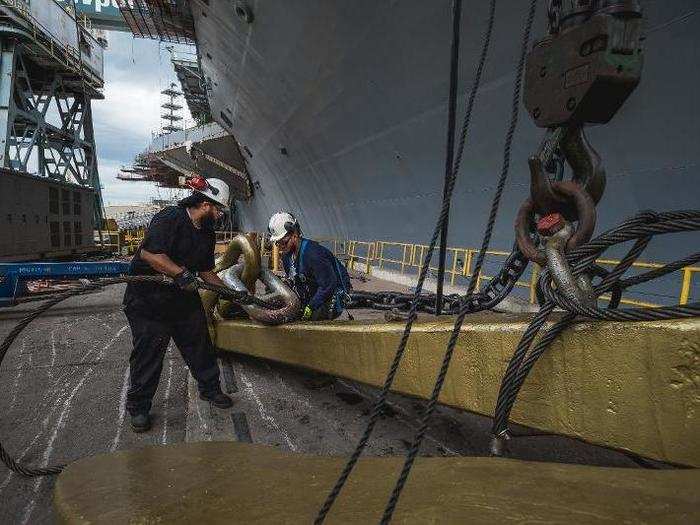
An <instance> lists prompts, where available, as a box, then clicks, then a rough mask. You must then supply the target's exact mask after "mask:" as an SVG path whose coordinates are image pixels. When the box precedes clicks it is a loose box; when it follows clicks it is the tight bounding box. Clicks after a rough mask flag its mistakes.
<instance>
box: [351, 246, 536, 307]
mask: <svg viewBox="0 0 700 525" xmlns="http://www.w3.org/2000/svg"><path fill="white" fill-rule="evenodd" d="M528 262H529V261H528V260H527V258H526V257H525V256H524V255H523V254H522V252H521V251H520V250H519V249H518V248H516V249H515V250H513V251H512V252H511V253H510V255H508V257H507V258H506V260H505V262H504V263H503V266H502V267H501V269H500V271H499V272H498V274H497V275H496V276H494V277H493V278H492V279H491V280H490V281H489V283H488V284H487V285H486V287H485V288H484V289H483V290H482V291H480V292H477V293H475V294H473V295H472V296H471V298H470V299H469V306H468V309H467V311H468V312H469V313H474V312H480V311H482V310H489V309H491V308H493V307H494V306H496V305H498V303H500V302H501V301H502V300H503V299H505V298H506V297H507V296H508V294H509V293H510V291H511V290H512V289H513V287H514V286H515V284H516V283H517V282H518V280H519V279H520V277H521V276H522V275H523V273H524V272H525V269H526V268H527V264H528ZM413 299H414V296H413V294H409V293H402V292H391V291H380V292H364V291H355V292H351V293H350V302H349V303H348V305H347V308H371V309H373V310H398V311H400V312H408V311H410V309H411V303H412V301H413ZM464 300H465V298H464V297H462V296H460V295H459V294H450V295H446V296H444V298H443V301H444V306H443V308H442V311H443V313H444V314H445V315H457V314H458V313H459V311H460V308H461V306H462V302H463V301H464ZM416 309H417V311H419V312H424V313H429V314H435V294H422V295H421V296H420V297H419V298H418V299H417V308H416Z"/></svg>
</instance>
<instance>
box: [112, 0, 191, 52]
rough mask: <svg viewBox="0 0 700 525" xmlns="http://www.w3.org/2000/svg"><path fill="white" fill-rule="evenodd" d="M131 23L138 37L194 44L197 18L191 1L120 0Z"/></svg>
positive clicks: (130, 26) (127, 19)
mask: <svg viewBox="0 0 700 525" xmlns="http://www.w3.org/2000/svg"><path fill="white" fill-rule="evenodd" d="M118 5H119V9H120V10H121V12H122V15H123V16H124V20H125V21H126V24H127V26H129V29H130V30H131V32H132V33H133V34H134V36H135V37H138V38H150V39H154V40H161V41H163V42H173V43H176V44H194V43H195V33H194V21H193V19H192V13H191V11H190V6H189V2H188V1H187V0H118Z"/></svg>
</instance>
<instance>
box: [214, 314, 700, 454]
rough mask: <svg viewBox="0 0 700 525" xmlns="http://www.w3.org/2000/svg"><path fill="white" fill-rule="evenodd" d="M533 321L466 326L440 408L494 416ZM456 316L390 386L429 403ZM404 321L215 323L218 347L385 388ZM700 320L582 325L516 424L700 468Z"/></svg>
mask: <svg viewBox="0 0 700 525" xmlns="http://www.w3.org/2000/svg"><path fill="white" fill-rule="evenodd" d="M527 319H528V318H527V317H523V316H515V315H507V314H502V315H500V314H484V315H478V314H477V315H474V316H471V317H469V320H468V321H469V322H468V323H466V324H465V326H464V327H463V328H462V331H461V334H460V336H459V339H458V343H457V348H456V351H455V354H454V357H453V360H452V366H451V368H450V371H449V373H448V375H447V378H446V382H445V386H444V388H443V391H442V394H441V396H440V402H442V403H444V404H446V405H451V406H454V407H458V408H462V409H466V410H469V411H473V412H477V413H480V414H485V415H489V416H491V415H493V409H494V406H495V403H496V397H497V394H498V388H499V386H500V383H501V378H502V377H503V373H504V370H505V368H506V365H507V363H508V360H509V359H510V357H511V355H512V354H513V350H514V349H515V346H516V344H517V342H518V340H519V339H520V336H521V335H522V333H523V331H524V329H525V327H526V324H527ZM452 323H453V320H452V319H451V318H443V319H440V320H436V321H430V322H425V321H423V322H418V323H416V325H415V326H414V328H413V333H412V335H411V338H410V340H409V343H408V347H407V349H406V354H405V356H404V362H403V364H402V366H401V369H400V371H399V373H398V375H397V377H396V380H395V382H394V388H393V389H394V390H395V391H397V392H401V393H404V394H409V395H413V396H419V397H427V396H428V395H429V392H430V390H431V389H432V386H433V382H434V380H435V376H436V374H437V371H438V369H439V366H440V362H441V360H442V355H443V351H444V348H445V345H446V343H447V340H448V338H449V335H450V332H451V327H452ZM402 332H403V324H401V323H385V322H366V321H334V322H324V323H293V324H288V325H283V326H278V327H265V326H261V325H258V324H256V323H253V322H250V321H220V322H218V323H216V338H215V342H216V346H218V347H219V348H221V349H224V350H231V351H235V352H240V353H243V354H248V355H252V356H257V357H262V358H266V359H271V360H275V361H279V362H283V363H289V364H292V365H298V366H302V367H306V368H310V369H314V370H318V371H322V372H326V373H329V374H332V375H336V376H340V377H346V378H349V379H353V380H356V381H360V382H363V383H367V384H370V385H381V384H382V382H383V381H384V377H385V375H386V372H387V370H388V367H389V364H390V362H391V360H392V358H393V355H394V352H395V351H396V347H397V345H398V342H399V339H400V337H401V334H402ZM698 378H700V319H687V320H678V321H657V322H637V323H613V322H605V323H597V322H596V323H590V322H586V323H581V324H578V325H576V326H575V327H572V328H570V329H568V330H566V331H565V332H564V333H563V334H562V336H561V337H560V338H559V339H558V340H557V341H556V342H555V343H554V344H553V345H552V347H551V348H550V350H549V351H548V352H547V354H545V355H544V356H543V357H542V358H541V360H540V362H539V363H538V364H537V365H536V367H535V368H534V370H533V371H532V373H531V374H530V377H529V378H528V380H527V382H526V383H525V385H524V386H523V389H522V391H521V393H520V396H519V399H518V402H517V403H516V405H515V408H514V410H513V413H512V419H513V421H515V422H518V423H521V424H524V425H528V426H531V427H535V428H539V429H542V430H547V431H551V432H556V433H559V434H563V435H568V436H574V437H577V438H580V439H583V440H585V441H588V442H590V443H595V444H599V445H605V446H609V447H613V448H619V449H625V450H629V451H632V452H634V453H636V454H640V455H643V456H646V457H650V458H654V459H658V460H662V461H668V462H672V463H679V464H686V465H693V466H696V467H698V466H700V440H699V439H698V436H700V423H699V419H698V411H700V388H699V387H700V379H698Z"/></svg>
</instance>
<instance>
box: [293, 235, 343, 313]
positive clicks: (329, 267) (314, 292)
mask: <svg viewBox="0 0 700 525" xmlns="http://www.w3.org/2000/svg"><path fill="white" fill-rule="evenodd" d="M282 264H283V266H284V271H285V273H286V274H287V277H288V278H290V279H293V281H294V289H295V291H296V292H297V294H299V297H300V298H301V304H302V305H304V306H307V305H308V306H309V307H310V308H311V310H312V314H311V320H312V321H320V320H323V319H335V318H337V317H338V316H339V315H340V314H341V313H342V312H343V309H344V308H345V304H346V300H347V298H348V297H347V294H348V293H350V290H352V285H351V284H350V276H349V275H348V272H347V270H346V269H345V266H343V265H342V264H341V263H340V261H338V259H337V258H336V257H335V255H333V254H332V253H331V251H330V250H329V249H328V248H326V247H325V246H321V245H320V244H319V243H317V242H316V241H312V240H310V239H304V238H302V239H301V242H300V243H299V249H298V250H297V252H296V253H286V254H284V255H283V256H282Z"/></svg>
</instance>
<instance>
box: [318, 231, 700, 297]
mask: <svg viewBox="0 0 700 525" xmlns="http://www.w3.org/2000/svg"><path fill="white" fill-rule="evenodd" d="M334 241H335V242H340V241H336V240H334V239H324V242H325V244H326V245H329V244H332V243H333V242H334ZM343 243H344V244H345V243H346V244H347V247H348V250H347V255H348V263H347V266H348V268H349V269H355V263H356V262H358V261H359V262H362V270H363V271H364V272H365V273H367V274H370V273H371V271H372V268H373V267H375V266H376V267H377V268H378V269H384V268H385V267H386V266H387V265H392V266H393V267H394V268H396V269H397V270H398V271H400V272H401V273H402V274H403V273H406V272H415V273H418V272H419V271H420V269H421V266H422V265H423V261H424V260H425V255H426V253H427V251H428V246H427V245H424V244H413V243H402V242H389V241H358V240H348V241H343ZM329 248H330V246H329ZM358 250H359V253H358ZM333 251H334V253H336V254H338V253H337V251H336V250H335V249H334V250H333ZM478 251H479V250H478V249H475V248H457V247H448V248H447V258H446V264H445V274H446V275H449V277H450V281H449V282H450V284H452V285H454V284H455V282H456V280H457V278H468V277H471V276H472V273H473V265H474V263H475V259H476V254H477V253H478ZM509 254H510V252H506V251H501V250H489V251H487V252H486V255H487V256H488V257H489V258H491V259H492V258H494V257H496V258H501V259H505V258H506V257H507V256H508V255H509ZM487 260H488V259H487ZM596 262H597V263H598V264H601V265H604V266H614V265H616V264H618V263H619V261H618V260H614V259H599V260H598V261H596ZM662 266H663V265H662V264H659V263H650V262H636V263H634V264H633V265H632V267H633V268H638V269H646V270H648V269H654V268H660V267H662ZM531 268H532V269H531V270H530V273H529V275H527V276H526V278H525V279H523V280H520V281H518V282H517V283H516V286H518V287H520V288H525V289H527V290H528V291H529V299H530V302H531V303H535V302H536V301H537V298H536V287H537V279H538V277H539V270H540V269H539V266H537V265H536V264H532V265H531ZM430 269H431V270H433V271H437V270H438V268H437V267H436V266H431V267H430ZM696 273H700V267H693V266H689V267H686V268H683V269H682V270H681V287H680V293H679V296H678V302H679V304H687V303H688V302H689V300H690V295H691V288H692V281H693V276H694V274H696ZM491 279H493V276H490V275H486V274H485V273H484V272H483V269H482V272H481V273H480V274H479V276H478V277H477V283H476V287H477V290H478V289H480V287H481V284H482V282H484V281H490V280H491ZM601 299H603V300H609V299H610V296H606V295H603V296H601ZM620 302H621V303H623V304H628V305H632V306H637V307H650V308H651V307H658V306H659V305H658V304H656V303H650V302H646V301H641V300H637V299H631V298H625V297H623V298H622V300H621V301H620Z"/></svg>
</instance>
